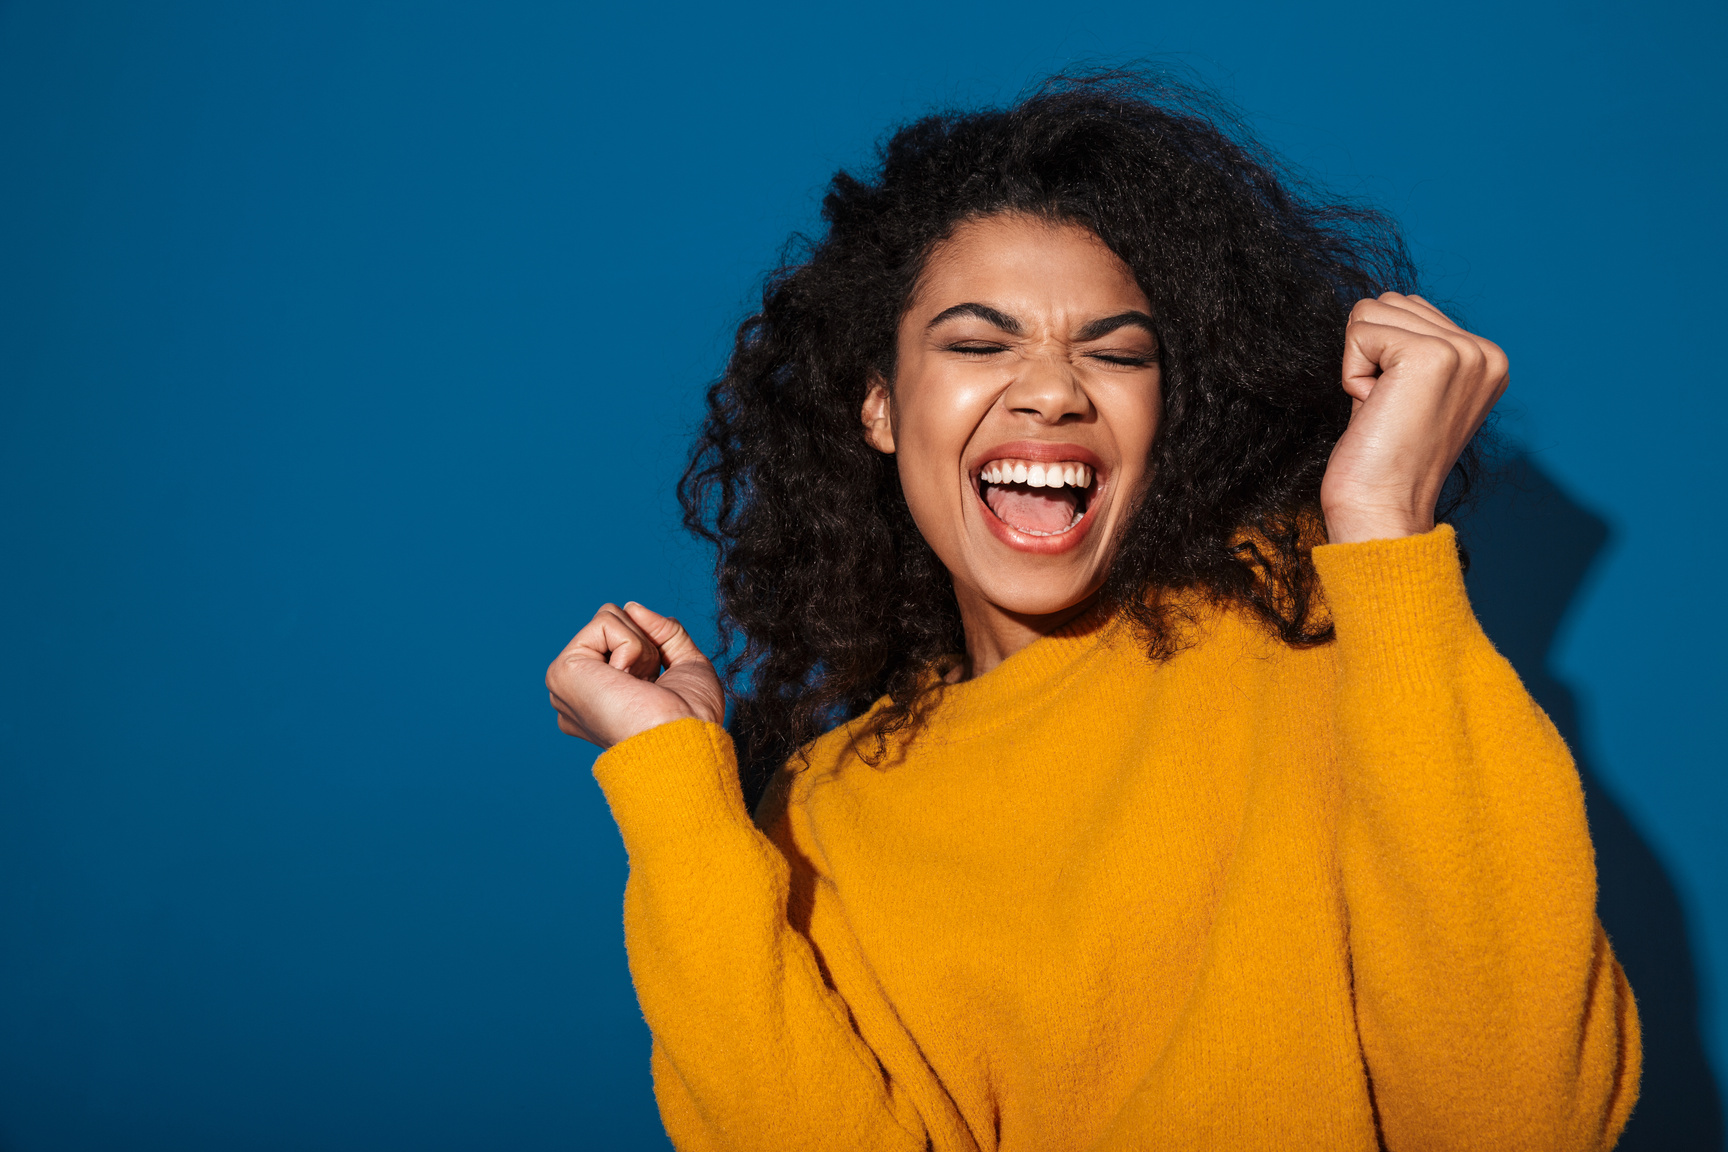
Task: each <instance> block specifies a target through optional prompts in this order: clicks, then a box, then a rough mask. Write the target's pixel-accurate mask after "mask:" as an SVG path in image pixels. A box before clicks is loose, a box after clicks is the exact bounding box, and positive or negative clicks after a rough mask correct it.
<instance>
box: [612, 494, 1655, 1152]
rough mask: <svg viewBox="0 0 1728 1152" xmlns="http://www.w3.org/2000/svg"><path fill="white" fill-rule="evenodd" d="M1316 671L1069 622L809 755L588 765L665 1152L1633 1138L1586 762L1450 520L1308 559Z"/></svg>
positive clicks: (711, 750)
mask: <svg viewBox="0 0 1728 1152" xmlns="http://www.w3.org/2000/svg"><path fill="white" fill-rule="evenodd" d="M1314 560H1315V564H1316V566H1317V568H1318V569H1319V573H1320V578H1321V583H1322V587H1323V590H1324V594H1325V597H1326V602H1327V606H1328V607H1329V609H1330V611H1331V612H1332V616H1333V620H1334V622H1335V625H1336V628H1337V638H1336V640H1335V641H1333V642H1331V643H1329V644H1324V645H1319V646H1315V647H1310V648H1303V649H1298V648H1292V647H1289V646H1287V645H1285V644H1283V643H1281V642H1279V641H1278V640H1277V639H1276V638H1274V637H1272V636H1270V635H1269V634H1268V632H1267V630H1266V629H1265V628H1264V627H1263V626H1261V625H1259V624H1257V623H1255V622H1253V621H1251V620H1249V619H1246V618H1245V617H1243V616H1242V615H1241V614H1239V613H1236V612H1232V611H1222V610H1220V611H1214V612H1212V613H1210V614H1207V615H1203V616H1202V617H1201V618H1200V619H1199V620H1198V622H1197V623H1196V625H1195V637H1194V640H1193V642H1192V643H1191V644H1189V645H1188V646H1187V647H1186V648H1185V649H1183V650H1182V651H1180V652H1179V653H1178V654H1177V655H1176V656H1174V657H1172V658H1170V659H1167V660H1164V661H1162V662H1155V661H1152V660H1150V659H1149V658H1148V657H1147V656H1146V654H1145V651H1144V649H1143V648H1142V647H1141V646H1140V645H1139V644H1138V643H1137V641H1136V638H1135V635H1134V633H1133V631H1132V630H1131V629H1130V628H1128V627H1127V626H1125V625H1123V624H1121V623H1119V622H1115V621H1111V620H1105V619H1085V620H1082V621H1079V622H1077V623H1075V624H1073V625H1070V626H1069V627H1067V628H1064V629H1062V630H1059V631H1057V632H1055V633H1052V634H1051V635H1049V636H1046V637H1044V638H1043V639H1040V640H1038V641H1037V642H1035V643H1034V644H1032V645H1030V646H1029V647H1027V648H1026V649H1024V650H1023V651H1021V652H1019V653H1017V654H1016V655H1014V656H1013V657H1011V658H1010V659H1008V660H1007V661H1005V662H1003V663H1002V664H1001V665H1000V666H998V667H997V668H995V669H993V670H992V671H990V672H989V673H987V674H985V675H983V676H980V677H977V678H976V679H973V680H970V681H966V682H963V683H960V684H956V685H951V686H948V687H946V688H944V689H943V690H942V691H941V693H940V696H939V698H938V699H937V700H936V702H935V704H934V705H933V707H932V708H931V710H930V712H929V714H928V715H927V716H926V718H925V719H924V721H923V722H922V723H921V724H920V725H919V726H918V727H917V728H916V730H915V731H913V732H912V733H911V734H910V735H909V736H907V737H905V738H901V739H896V738H890V739H889V740H888V741H887V743H886V747H885V748H881V747H879V746H878V741H877V740H876V739H875V738H874V737H873V736H869V735H866V733H867V732H868V723H867V721H854V722H852V723H851V724H849V725H845V726H842V727H841V728H838V729H836V730H835V731H833V732H830V733H828V734H827V735H826V736H824V737H822V738H821V739H820V740H818V741H816V742H815V743H814V745H812V747H811V748H810V749H809V750H808V759H807V763H805V762H800V761H797V760H795V761H794V762H793V763H792V764H791V765H790V766H789V767H788V769H786V770H784V771H782V772H781V773H780V775H779V776H778V777H777V778H776V780H775V781H774V783H773V785H771V787H770V790H769V792H768V794H767V795H766V796H765V797H764V800H763V803H762V804H761V805H760V806H759V808H758V811H757V812H756V814H755V818H754V820H753V819H752V816H751V814H750V813H748V812H746V811H745V807H744V802H743V796H742V793H741V791H740V788H739V784H738V776H737V766H736V763H735V761H734V758H733V754H732V746H731V742H730V739H729V737H728V736H727V735H726V733H725V731H724V730H723V729H721V728H719V727H717V726H715V725H712V724H703V723H701V722H698V721H696V720H684V721H679V722H677V723H673V724H666V725H663V726H661V727H658V728H654V729H652V730H650V731H648V732H644V733H642V734H640V735H638V736H635V737H633V738H631V739H629V740H627V741H624V742H623V743H621V744H619V745H618V746H617V747H615V748H613V749H612V750H611V751H609V752H607V753H606V754H605V755H603V756H602V757H600V759H599V760H598V761H597V762H596V764H595V767H594V772H595V775H596V777H597V778H598V780H599V782H600V785H601V787H602V789H603V790H604V792H605V794H606V797H607V800H608V802H609V803H610V805H611V807H612V812H613V815H614V816H615V818H616V819H617V822H618V826H619V828H620V830H621V831H622V834H623V838H624V843H625V846H626V848H627V850H628V852H629V856H630V878H629V882H628V885H627V887H626V892H625V900H624V925H625V942H626V945H627V948H628V952H629V958H630V971H631V974H632V977H633V978H634V981H635V985H636V992H637V996H638V998H639V1000H640V1002H641V1006H642V1012H643V1015H644V1016H645V1017H646V1019H647V1022H648V1027H649V1029H650V1030H651V1032H652V1034H653V1038H654V1048H653V1061H652V1063H653V1076H654V1087H655V1094H656V1097H657V1099H658V1101H659V1105H660V1110H661V1116H662V1118H663V1120H664V1122H665V1124H666V1129H667V1132H668V1133H669V1134H670V1136H671V1138H672V1141H673V1143H674V1144H675V1145H676V1146H677V1147H678V1148H679V1149H682V1150H684V1152H720V1150H727V1152H744V1150H757V1149H760V1150H763V1152H769V1150H771V1152H794V1150H802V1149H811V1150H822V1152H851V1150H853V1149H859V1150H863V1149H882V1150H885V1152H886V1150H890V1149H892V1150H896V1152H901V1150H903V1152H922V1150H924V1149H926V1148H929V1149H933V1150H934V1152H962V1150H964V1152H1069V1150H1074V1152H1079V1150H1099V1152H1102V1150H1105V1149H1172V1150H1176V1149H1180V1150H1183V1152H1194V1150H1196V1149H1230V1150H1232V1152H1249V1150H1259V1149H1267V1150H1272V1149H1276V1150H1279V1152H1293V1150H1301V1149H1325V1150H1327V1152H1354V1150H1358V1149H1360V1150H1362V1152H1372V1150H1374V1149H1377V1148H1382V1147H1384V1148H1388V1149H1392V1150H1393V1152H1415V1150H1420V1149H1456V1150H1465V1149H1469V1150H1484V1149H1494V1150H1496V1152H1515V1150H1521V1149H1545V1150H1546V1149H1556V1150H1561V1149H1564V1150H1571V1149H1599V1148H1607V1147H1610V1146H1612V1145H1613V1143H1614V1141H1615V1139H1616V1138H1617V1136H1618V1134H1619V1132H1620V1130H1621V1128H1622V1127H1623V1126H1624V1124H1625V1122H1626V1118H1627V1116H1628V1114H1629V1112H1630V1110H1631V1108H1632V1105H1633V1102H1634V1099H1635V1098H1636V1094H1637V1085H1638V1075H1639V1056H1640V1052H1639V1042H1638V1021H1637V1014H1636V1010H1635V1008H1634V1005H1633V999H1632V993H1631V989H1630V988H1629V987H1628V986H1627V983H1626V979H1625V976H1624V974H1623V973H1622V972H1621V970H1620V966H1619V964H1618V963H1617V962H1616V961H1615V959H1614V955H1613V952H1612V951H1611V949H1610V947H1609V943H1608V940H1607V937H1606V936H1605V935H1604V933H1603V931H1602V927H1601V924H1600V923H1599V922H1598V920H1597V918H1596V913H1595V903H1596V881H1595V869H1594V862H1593V857H1592V851H1591V846H1590V838H1589V832H1588V829H1587V827H1586V823H1585V817H1584V802H1583V796H1582V792H1581V790H1580V787H1579V782H1578V776H1577V772H1576V771H1575V769H1574V768H1573V765H1572V761H1571V758H1570V756H1569V755H1568V753H1567V750H1566V746H1565V744H1564V743H1563V742H1562V740H1561V739H1560V737H1559V735H1558V734H1557V733H1556V732H1555V730H1554V727H1553V725H1551V724H1550V723H1549V721H1548V718H1547V717H1546V716H1545V715H1543V713H1542V712H1541V710H1540V709H1539V708H1538V707H1537V706H1536V705H1535V703H1534V702H1533V701H1532V700H1531V699H1530V697H1529V695H1528V694H1527V693H1526V692H1525V691H1524V688H1523V686H1522V684H1520V682H1519V680H1518V677H1517V675H1516V674H1515V673H1514V672H1513V670H1512V668H1511V667H1510V665H1508V664H1507V663H1506V661H1505V660H1504V659H1502V658H1501V657H1500V656H1499V655H1498V654H1497V653H1496V652H1495V651H1494V649H1493V647H1492V645H1491V644H1490V643H1489V642H1488V640H1487V638H1486V637H1485V636H1484V635H1483V633H1482V631H1481V629H1480V627H1478V625H1477V623H1476V619H1475V616H1474V614H1473V613H1472V612H1471V610H1470V605H1469V602H1468V600H1467V598H1466V595H1465V591H1464V584H1463V578H1462V575H1461V573H1460V570H1459V563H1458V555H1457V548H1456V543H1455V540H1454V538H1453V535H1452V531H1451V529H1450V528H1446V527H1441V528H1439V529H1436V530H1435V531H1433V532H1429V533H1426V534H1424V535H1421V536H1415V537H1409V538H1406V539H1401V540H1388V541H1373V542H1369V543H1362V544H1338V545H1327V546H1324V547H1321V548H1318V549H1316V550H1315V553H1314Z"/></svg>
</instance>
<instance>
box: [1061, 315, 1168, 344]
mask: <svg viewBox="0 0 1728 1152" xmlns="http://www.w3.org/2000/svg"><path fill="white" fill-rule="evenodd" d="M1128 327H1134V328H1144V329H1145V330H1146V334H1147V335H1149V336H1151V337H1152V338H1153V339H1157V337H1158V326H1157V325H1156V324H1154V323H1153V322H1152V317H1150V316H1148V315H1146V313H1144V312H1118V313H1117V314H1116V315H1114V316H1106V317H1104V318H1103V319H1102V320H1094V321H1092V323H1090V324H1088V325H1086V327H1084V328H1082V329H1080V331H1079V333H1078V335H1077V336H1076V339H1078V340H1081V341H1086V340H1098V339H1100V338H1102V337H1105V336H1108V335H1110V333H1112V332H1114V331H1116V329H1118V328H1128Z"/></svg>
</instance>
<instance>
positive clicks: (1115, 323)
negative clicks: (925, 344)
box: [924, 302, 1158, 341]
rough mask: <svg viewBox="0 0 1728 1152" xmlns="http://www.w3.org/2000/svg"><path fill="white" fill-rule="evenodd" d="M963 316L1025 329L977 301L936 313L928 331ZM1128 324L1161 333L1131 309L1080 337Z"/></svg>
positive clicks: (1095, 337)
mask: <svg viewBox="0 0 1728 1152" xmlns="http://www.w3.org/2000/svg"><path fill="white" fill-rule="evenodd" d="M959 316H975V317H977V318H978V319H980V320H982V321H984V322H985V323H986V324H990V325H992V326H993V327H996V328H1000V329H1002V331H1004V332H1012V333H1014V334H1015V335H1016V336H1018V335H1019V334H1020V333H1021V332H1022V331H1023V327H1022V325H1021V323H1020V321H1018V320H1016V319H1014V317H1012V316H1010V315H1008V313H1006V312H1002V311H999V310H998V309H995V308H992V307H990V305H988V304H978V303H974V302H968V303H965V304H956V305H954V307H952V308H944V309H943V310H942V311H940V312H938V313H936V315H935V316H934V317H933V318H932V319H931V321H930V323H928V324H926V325H925V326H924V330H925V331H926V332H928V331H930V329H932V328H934V327H936V326H937V325H938V324H944V323H946V322H948V321H949V320H953V319H955V318H956V317H959ZM1128 327H1135V328H1143V329H1145V331H1146V333H1147V335H1149V336H1152V337H1153V338H1154V339H1156V338H1157V336H1158V326H1157V325H1156V324H1155V323H1153V321H1152V317H1150V316H1148V315H1146V313H1144V312H1133V311H1130V312H1118V313H1117V314H1116V315H1114V316H1105V317H1104V318H1102V319H1100V320H1094V321H1092V322H1091V323H1090V324H1087V325H1086V326H1085V327H1084V328H1082V329H1080V331H1079V333H1078V334H1077V336H1076V338H1077V339H1079V340H1081V341H1087V340H1100V339H1102V338H1104V337H1105V336H1108V335H1110V333H1112V332H1114V331H1116V330H1117V329H1118V328H1128Z"/></svg>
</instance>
